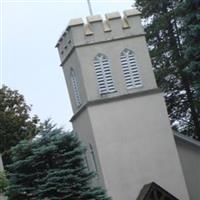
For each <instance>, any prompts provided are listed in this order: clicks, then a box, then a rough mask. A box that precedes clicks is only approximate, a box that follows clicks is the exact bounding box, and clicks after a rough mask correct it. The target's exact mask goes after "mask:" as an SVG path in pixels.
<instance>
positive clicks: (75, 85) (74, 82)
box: [70, 69, 81, 106]
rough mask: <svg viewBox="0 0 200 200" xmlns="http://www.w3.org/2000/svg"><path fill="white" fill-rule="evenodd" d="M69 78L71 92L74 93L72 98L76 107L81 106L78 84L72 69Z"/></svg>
mask: <svg viewBox="0 0 200 200" xmlns="http://www.w3.org/2000/svg"><path fill="white" fill-rule="evenodd" d="M70 77H71V83H72V90H73V92H74V98H75V102H76V105H77V106H80V105H81V96H80V92H79V84H78V80H77V78H76V74H75V72H74V70H73V69H71V72H70Z"/></svg>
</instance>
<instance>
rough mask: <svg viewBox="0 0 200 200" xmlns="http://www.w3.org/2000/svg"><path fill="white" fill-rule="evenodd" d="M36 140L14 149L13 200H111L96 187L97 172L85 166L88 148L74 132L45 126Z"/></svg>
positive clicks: (11, 193) (11, 187)
mask: <svg viewBox="0 0 200 200" xmlns="http://www.w3.org/2000/svg"><path fill="white" fill-rule="evenodd" d="M45 127H46V128H44V131H43V132H41V133H40V134H39V136H38V137H36V139H34V140H33V141H27V140H24V141H22V142H20V144H18V145H17V146H15V147H14V148H12V164H10V165H9V166H8V169H9V173H10V176H9V181H10V186H9V192H8V194H9V200H23V199H24V200H29V199H31V200H41V199H49V200H60V199H63V200H65V199H66V200H68V199H70V200H94V199H95V200H109V199H110V198H108V197H107V196H106V194H105V191H104V190H103V189H102V188H100V187H93V186H92V179H93V178H94V176H95V175H94V173H92V172H89V171H88V169H87V167H86V166H85V160H84V153H85V150H86V149H85V148H84V147H83V146H82V145H81V143H80V141H79V140H78V138H77V137H76V136H75V134H73V133H66V132H64V131H62V129H57V128H55V127H54V126H48V124H47V125H46V126H45Z"/></svg>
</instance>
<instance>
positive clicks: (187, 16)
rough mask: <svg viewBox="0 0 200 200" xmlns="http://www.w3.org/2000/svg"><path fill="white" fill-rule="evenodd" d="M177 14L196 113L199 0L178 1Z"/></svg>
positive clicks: (199, 109)
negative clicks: (180, 22)
mask: <svg viewBox="0 0 200 200" xmlns="http://www.w3.org/2000/svg"><path fill="white" fill-rule="evenodd" d="M177 14H178V16H179V17H180V18H181V21H182V33H183V34H182V35H183V39H184V42H183V53H184V58H185V59H186V60H187V62H188V66H187V67H186V69H185V71H186V73H187V74H188V76H190V77H191V83H192V85H193V87H194V91H193V94H194V95H195V97H196V98H195V99H196V102H195V103H196V104H198V105H197V106H196V108H197V113H200V105H199V104H200V39H199V38H200V1H198V0H184V1H180V3H179V5H178V9H177ZM199 117H200V116H199Z"/></svg>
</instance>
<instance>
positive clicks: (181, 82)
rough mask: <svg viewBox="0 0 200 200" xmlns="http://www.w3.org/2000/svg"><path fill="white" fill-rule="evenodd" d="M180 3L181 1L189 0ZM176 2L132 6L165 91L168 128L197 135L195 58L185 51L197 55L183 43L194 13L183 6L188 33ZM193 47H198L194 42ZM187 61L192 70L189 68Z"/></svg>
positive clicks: (140, 1) (144, 0)
mask: <svg viewBox="0 0 200 200" xmlns="http://www.w3.org/2000/svg"><path fill="white" fill-rule="evenodd" d="M183 2H184V4H185V3H186V2H189V0H188V1H183ZM179 5H180V1H178V0H173V1H171V0H154V1H153V0H136V7H137V8H138V9H139V10H140V11H141V12H142V16H143V17H144V19H145V31H146V33H147V35H146V38H147V42H148V46H149V50H150V55H151V59H152V64H153V68H154V72H155V75H156V79H157V83H158V86H159V87H160V88H162V90H163V92H164V94H165V100H166V104H167V109H168V113H169V117H170V120H171V124H172V127H173V128H175V129H178V130H179V131H180V132H182V133H184V134H188V135H196V137H199V134H200V116H199V113H200V112H198V111H199V109H200V105H199V103H197V102H199V99H198V98H197V93H198V92H197V91H198V90H197V87H196V86H195V85H194V80H197V77H198V76H199V71H198V70H199V64H197V62H196V61H195V64H194V60H195V59H194V58H192V57H190V59H188V58H189V57H188V54H187V53H186V52H190V55H192V56H193V57H194V56H195V55H196V58H198V59H199V58H200V57H199V53H198V51H196V50H197V49H195V51H196V52H194V51H193V52H192V49H193V47H194V45H192V46H191V47H192V48H191V49H190V48H188V47H189V44H188V43H187V42H186V41H191V39H190V38H189V35H188V33H189V32H190V34H191V35H193V34H194V29H195V30H196V31H197V29H198V28H197V27H196V26H197V24H198V25H199V23H198V22H197V20H196V21H195V20H194V19H192V18H193V17H194V13H193V14H191V10H190V9H188V8H189V7H187V8H186V6H185V8H186V9H185V12H186V13H187V15H190V17H189V18H190V20H191V19H192V20H191V21H190V22H192V23H193V26H190V28H191V29H190V30H191V31H189V32H188V28H187V31H185V30H184V29H183V27H185V26H186V24H187V23H188V22H186V21H187V20H186V18H185V16H186V15H182V17H180V13H179V14H178V8H179ZM183 7H184V6H183ZM183 7H182V8H183ZM182 10H183V9H182ZM196 11H197V10H196ZM197 13H199V10H198V11H197V12H196V16H197V15H198V16H199V14H197ZM192 16H193V17H192ZM188 26H189V25H188V24H187V27H188ZM194 26H195V28H194ZM198 27H199V26H198ZM192 29H193V30H192ZM197 32H198V31H197ZM198 33H199V32H198ZM195 35H199V34H195ZM196 40H198V39H197V38H196ZM198 42H199V40H198ZM196 46H198V48H199V45H198V44H197V45H196ZM193 50H194V49H193ZM191 63H193V69H194V68H195V69H196V71H195V70H193V69H192V67H191V65H192V64H191ZM197 69H198V70H197ZM189 71H190V73H189ZM191 71H192V73H191ZM198 80H199V78H198ZM199 138H200V137H199Z"/></svg>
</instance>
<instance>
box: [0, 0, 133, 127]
mask: <svg viewBox="0 0 200 200" xmlns="http://www.w3.org/2000/svg"><path fill="white" fill-rule="evenodd" d="M0 1H1V4H0V5H1V9H0V11H1V13H0V17H1V43H0V44H1V58H0V63H1V76H0V78H1V80H0V81H1V84H2V83H3V84H5V85H7V86H9V87H10V88H12V89H17V90H19V92H20V93H21V94H23V95H24V96H25V99H26V102H27V103H28V104H32V105H33V107H32V114H37V115H38V116H39V118H40V119H42V120H45V119H47V118H49V117H50V118H52V120H53V122H55V123H57V124H58V126H64V127H65V129H66V130H70V129H71V123H70V122H69V119H70V118H71V116H72V110H71V105H70V101H69V97H68V92H67V87H66V84H65V80H64V75H63V73H62V69H61V67H59V65H60V60H59V57H58V53H57V50H56V49H55V48H54V46H55V44H56V42H57V40H58V39H59V36H60V35H61V33H62V31H63V30H64V29H65V28H66V26H67V24H68V21H69V20H70V19H71V18H76V17H86V16H88V15H89V11H88V6H87V0H79V1H78V0H74V1H72V0H71V1H70V0H57V1H56V0H48V1H47V0H35V1H34V0H23V1H22V0H20V1H19V0H12V1H11V0H0ZM133 2H134V0H107V1H105V0H91V4H92V8H93V13H94V14H102V15H103V14H104V13H108V12H113V11H120V12H122V11H123V10H125V9H130V8H131V5H132V4H133Z"/></svg>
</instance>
